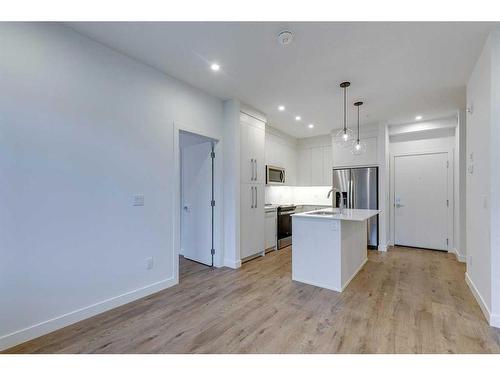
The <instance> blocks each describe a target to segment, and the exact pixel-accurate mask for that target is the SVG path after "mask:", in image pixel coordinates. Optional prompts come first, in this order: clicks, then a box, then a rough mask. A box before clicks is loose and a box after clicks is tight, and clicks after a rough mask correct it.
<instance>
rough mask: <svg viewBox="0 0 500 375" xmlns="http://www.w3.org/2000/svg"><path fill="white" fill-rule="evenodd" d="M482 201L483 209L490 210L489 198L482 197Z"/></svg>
mask: <svg viewBox="0 0 500 375" xmlns="http://www.w3.org/2000/svg"><path fill="white" fill-rule="evenodd" d="M481 200H482V204H483V208H484V209H486V208H488V196H487V195H482V196H481Z"/></svg>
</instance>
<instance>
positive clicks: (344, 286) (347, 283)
mask: <svg viewBox="0 0 500 375" xmlns="http://www.w3.org/2000/svg"><path fill="white" fill-rule="evenodd" d="M366 262H368V258H366V259H365V260H364V261H363V263H361V265H360V266H359V267H358V268H357V269H356V271H355V272H354V273H353V274H352V276H351V277H350V278H349V280H347V281H346V282H345V284H344V285H342V289H341V290H340V291H341V292H343V291H344V290H345V288H347V285H349V283H350V282H351V281H352V279H354V277H356V275H357V274H358V272H359V271H361V268H363V266H364V265H365V264H366Z"/></svg>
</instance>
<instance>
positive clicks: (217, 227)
mask: <svg viewBox="0 0 500 375" xmlns="http://www.w3.org/2000/svg"><path fill="white" fill-rule="evenodd" d="M181 131H185V132H189V133H193V134H197V135H200V136H202V137H206V138H210V139H212V140H214V142H215V143H214V151H215V160H214V197H215V210H214V211H215V212H214V248H215V255H214V267H222V265H223V264H222V260H223V259H224V254H223V251H224V249H223V237H222V236H223V233H222V224H223V216H222V215H223V203H222V199H223V197H222V186H223V172H222V171H223V169H222V168H223V159H222V150H223V145H222V141H221V140H220V139H219V138H216V137H214V136H213V135H211V134H208V133H205V132H203V131H202V130H200V129H197V128H195V127H194V126H189V125H186V124H183V123H180V122H177V121H174V122H173V152H174V155H173V156H174V158H173V159H174V176H173V185H174V187H173V189H172V190H173V191H172V202H173V215H174V218H173V233H174V236H173V240H172V245H173V248H174V251H173V265H174V279H175V281H176V283H177V284H178V283H179V255H180V248H181V209H180V206H181V149H180V145H179V136H180V132H181ZM210 245H211V244H209V246H208V249H209V251H210Z"/></svg>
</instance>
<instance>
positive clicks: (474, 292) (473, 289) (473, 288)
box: [465, 272, 491, 324]
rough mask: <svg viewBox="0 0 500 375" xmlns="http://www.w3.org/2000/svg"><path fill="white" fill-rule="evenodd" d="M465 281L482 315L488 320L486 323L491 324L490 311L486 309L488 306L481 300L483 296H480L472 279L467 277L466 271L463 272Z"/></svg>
mask: <svg viewBox="0 0 500 375" xmlns="http://www.w3.org/2000/svg"><path fill="white" fill-rule="evenodd" d="M465 283H466V284H467V285H468V286H469V289H470V290H471V292H472V295H473V296H474V298H475V299H476V301H477V304H478V305H479V307H480V308H481V311H482V312H483V315H484V317H485V318H486V320H487V321H488V324H491V313H490V310H489V309H488V306H487V305H486V303H485V302H484V300H483V297H482V296H481V293H479V290H478V289H477V288H476V286H475V285H474V282H473V281H472V279H471V278H470V277H469V274H468V273H467V272H466V273H465Z"/></svg>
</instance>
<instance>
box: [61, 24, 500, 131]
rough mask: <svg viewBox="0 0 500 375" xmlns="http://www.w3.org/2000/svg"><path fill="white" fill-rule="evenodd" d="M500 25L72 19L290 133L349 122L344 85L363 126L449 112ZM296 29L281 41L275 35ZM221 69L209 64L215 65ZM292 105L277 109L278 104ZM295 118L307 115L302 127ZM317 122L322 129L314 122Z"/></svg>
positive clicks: (462, 101) (77, 26) (351, 118)
mask: <svg viewBox="0 0 500 375" xmlns="http://www.w3.org/2000/svg"><path fill="white" fill-rule="evenodd" d="M496 25H498V24H495V23H474V22H461V23H453V22H447V23H419V22H417V23H411V22H398V23H389V22H378V23H368V22H358V23H356V22H349V23H341V22H328V23H319V22H318V23H308V22H296V23H293V22H292V23H290V22H288V23H286V22H285V23H284V22H267V23H256V22H249V23H245V22H234V23H224V22H202V23H190V22H157V23H153V22H150V23H141V22H131V23H126V22H124V23H114V22H103V23H98V22H84V23H69V26H70V27H72V28H74V29H76V30H77V31H79V32H80V33H82V34H85V35H87V36H89V37H91V38H93V39H95V40H97V41H100V42H101V43H103V44H106V45H108V46H110V47H112V48H114V49H117V50H119V51H121V52H123V53H125V54H127V55H129V56H132V57H134V58H136V59H138V60H141V61H143V62H145V63H147V64H149V65H151V66H153V67H155V68H157V69H159V70H161V71H163V72H165V73H167V74H169V75H171V76H173V77H176V78H178V79H180V80H182V81H185V82H188V83H190V84H191V85H193V86H195V87H198V88H200V89H202V90H204V91H206V92H208V93H211V94H213V95H215V96H218V97H220V98H222V99H227V98H233V97H236V98H239V99H240V100H242V101H243V102H245V103H247V104H248V105H250V106H253V107H255V108H256V109H258V110H260V111H262V112H264V113H265V114H266V115H267V117H268V120H269V123H270V124H271V125H272V126H273V127H276V128H278V129H280V130H282V131H284V132H286V133H288V134H290V135H292V136H295V137H299V138H300V137H308V136H314V135H318V134H325V133H328V132H330V131H331V130H332V129H334V128H338V127H340V126H341V120H342V92H341V90H340V88H339V86H338V84H339V83H340V82H341V81H344V80H349V81H351V88H350V89H349V91H348V105H349V107H348V108H349V110H350V112H349V113H348V122H349V123H350V124H351V125H354V120H355V112H354V107H352V103H353V102H354V101H356V100H358V99H361V100H363V101H364V102H365V105H363V106H362V107H361V110H362V124H363V123H364V124H368V123H369V124H375V123H380V122H384V123H389V124H398V123H406V122H411V121H414V118H415V116H416V115H422V116H424V120H425V119H429V118H436V117H443V116H447V115H450V114H452V113H454V112H455V110H456V109H457V108H459V107H462V108H463V107H464V106H465V85H466V82H467V79H468V77H469V75H470V73H471V71H472V68H473V66H474V63H475V61H476V59H477V57H478V56H479V53H480V52H481V49H482V46H483V44H484V42H485V40H486V37H487V35H488V33H489V32H490V31H491V30H492V29H493V28H494V27H495V26H496ZM284 29H290V30H292V31H293V32H294V33H295V37H294V40H293V43H292V44H290V45H288V46H282V45H280V44H279V43H278V41H277V34H278V32H279V31H281V30H284ZM214 61H216V62H218V63H219V64H220V65H221V70H220V71H219V72H218V73H214V72H212V71H211V70H210V68H209V65H210V63H211V62H214ZM280 104H283V105H285V106H286V111H284V112H279V111H278V110H277V107H278V105H280ZM295 115H301V116H302V121H301V122H300V123H297V122H296V121H295V120H294V117H295ZM309 123H314V124H315V127H314V129H308V128H307V124H309Z"/></svg>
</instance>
